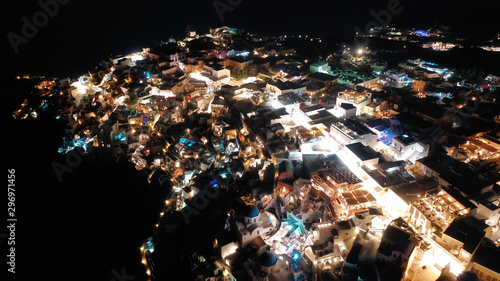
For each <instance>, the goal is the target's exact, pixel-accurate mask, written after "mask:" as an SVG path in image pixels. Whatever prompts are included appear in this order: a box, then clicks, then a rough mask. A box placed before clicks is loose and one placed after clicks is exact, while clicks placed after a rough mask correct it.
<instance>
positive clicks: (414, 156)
mask: <svg viewBox="0 0 500 281" xmlns="http://www.w3.org/2000/svg"><path fill="white" fill-rule="evenodd" d="M429 148H430V146H429V144H424V143H422V142H419V141H417V140H416V139H415V138H414V137H412V136H409V135H408V134H402V135H399V136H396V137H394V138H393V139H392V143H391V145H389V146H387V150H386V152H387V154H388V155H389V156H390V157H392V158H393V159H395V160H404V161H410V162H412V163H414V162H415V161H417V160H418V159H421V158H423V157H426V156H427V155H428V154H429Z"/></svg>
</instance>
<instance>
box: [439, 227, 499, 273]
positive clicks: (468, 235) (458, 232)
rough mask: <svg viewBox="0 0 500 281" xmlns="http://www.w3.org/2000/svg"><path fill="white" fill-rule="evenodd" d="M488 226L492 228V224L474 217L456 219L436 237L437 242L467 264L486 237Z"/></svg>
mask: <svg viewBox="0 0 500 281" xmlns="http://www.w3.org/2000/svg"><path fill="white" fill-rule="evenodd" d="M487 228H490V230H491V227H490V226H488V225H486V224H484V222H481V221H479V220H477V219H476V218H474V217H466V218H463V219H455V220H453V222H452V223H451V224H450V225H449V226H448V227H447V228H446V229H445V230H444V231H443V234H442V236H441V237H439V236H438V237H436V242H438V243H439V244H440V245H441V246H443V247H444V248H445V249H446V250H448V251H449V252H450V253H451V254H452V255H453V256H455V257H456V258H458V259H459V260H460V261H462V262H464V263H465V264H467V263H469V261H470V260H471V258H472V255H473V254H474V253H475V252H476V250H477V248H478V247H479V244H480V243H481V241H482V240H483V238H484V237H485V234H486V232H485V231H488V230H487Z"/></svg>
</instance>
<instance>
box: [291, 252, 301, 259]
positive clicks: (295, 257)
mask: <svg viewBox="0 0 500 281" xmlns="http://www.w3.org/2000/svg"><path fill="white" fill-rule="evenodd" d="M299 259H300V253H299V252H296V251H293V254H292V260H294V261H298V260H299Z"/></svg>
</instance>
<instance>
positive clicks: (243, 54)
mask: <svg viewBox="0 0 500 281" xmlns="http://www.w3.org/2000/svg"><path fill="white" fill-rule="evenodd" d="M249 54H250V53H249V52H242V53H239V54H237V55H236V56H237V57H238V56H241V57H246V56H248V55H249Z"/></svg>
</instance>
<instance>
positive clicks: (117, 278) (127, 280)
mask: <svg viewBox="0 0 500 281" xmlns="http://www.w3.org/2000/svg"><path fill="white" fill-rule="evenodd" d="M111 274H113V276H114V277H112V278H111V279H110V281H131V280H134V279H135V276H134V275H127V273H126V272H125V267H122V271H121V273H118V271H116V270H115V269H114V268H113V269H112V270H111Z"/></svg>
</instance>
